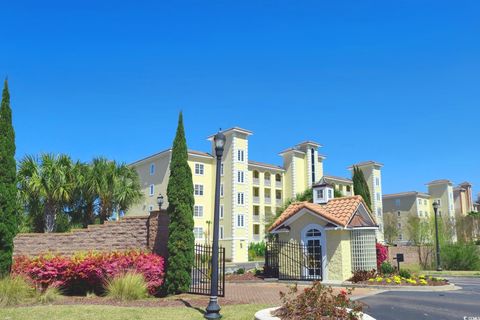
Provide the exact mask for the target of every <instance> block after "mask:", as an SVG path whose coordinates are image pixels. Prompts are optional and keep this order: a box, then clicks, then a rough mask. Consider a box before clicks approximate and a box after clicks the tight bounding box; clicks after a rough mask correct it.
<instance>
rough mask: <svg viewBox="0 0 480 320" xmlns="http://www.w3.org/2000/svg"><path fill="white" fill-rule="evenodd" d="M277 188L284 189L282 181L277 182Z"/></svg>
mask: <svg viewBox="0 0 480 320" xmlns="http://www.w3.org/2000/svg"><path fill="white" fill-rule="evenodd" d="M275 186H276V187H277V188H281V187H283V184H282V181H275Z"/></svg>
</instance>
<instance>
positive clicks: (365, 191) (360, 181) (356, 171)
mask: <svg viewBox="0 0 480 320" xmlns="http://www.w3.org/2000/svg"><path fill="white" fill-rule="evenodd" d="M352 180H353V192H354V193H355V195H360V196H362V198H363V200H365V203H366V204H367V206H368V208H369V209H370V210H372V199H371V197H370V189H369V188H368V184H367V181H366V180H365V176H364V175H363V171H362V170H360V168H359V167H357V166H353V178H352Z"/></svg>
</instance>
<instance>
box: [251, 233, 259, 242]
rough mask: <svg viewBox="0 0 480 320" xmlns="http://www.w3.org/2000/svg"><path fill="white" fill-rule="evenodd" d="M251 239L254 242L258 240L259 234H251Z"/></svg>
mask: <svg viewBox="0 0 480 320" xmlns="http://www.w3.org/2000/svg"><path fill="white" fill-rule="evenodd" d="M252 240H253V241H254V242H260V235H259V234H254V235H253V236H252Z"/></svg>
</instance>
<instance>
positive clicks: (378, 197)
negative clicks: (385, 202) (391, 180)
mask: <svg viewBox="0 0 480 320" xmlns="http://www.w3.org/2000/svg"><path fill="white" fill-rule="evenodd" d="M380 200H382V199H380V192H377V201H380Z"/></svg>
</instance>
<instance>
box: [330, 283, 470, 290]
mask: <svg viewBox="0 0 480 320" xmlns="http://www.w3.org/2000/svg"><path fill="white" fill-rule="evenodd" d="M332 287H333V286H332ZM343 287H351V288H371V289H380V290H384V291H419V292H422V291H423V292H437V291H453V290H460V289H462V287H459V286H456V285H455V284H453V283H450V284H447V285H444V286H421V287H420V286H387V285H383V286H377V285H368V284H344V285H343Z"/></svg>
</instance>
